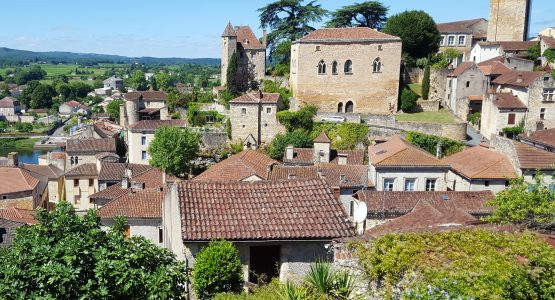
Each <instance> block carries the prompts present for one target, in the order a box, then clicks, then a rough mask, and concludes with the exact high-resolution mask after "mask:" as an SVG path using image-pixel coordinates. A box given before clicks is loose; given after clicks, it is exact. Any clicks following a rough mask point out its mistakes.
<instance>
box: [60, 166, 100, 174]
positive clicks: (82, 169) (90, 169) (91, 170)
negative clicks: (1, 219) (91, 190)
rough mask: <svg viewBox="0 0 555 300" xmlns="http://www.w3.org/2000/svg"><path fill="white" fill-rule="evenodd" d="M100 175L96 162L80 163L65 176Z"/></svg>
mask: <svg viewBox="0 0 555 300" xmlns="http://www.w3.org/2000/svg"><path fill="white" fill-rule="evenodd" d="M96 176H98V171H97V169H96V164H94V163H90V164H82V165H78V166H77V167H74V168H72V169H70V170H69V171H67V172H66V173H65V177H96Z"/></svg>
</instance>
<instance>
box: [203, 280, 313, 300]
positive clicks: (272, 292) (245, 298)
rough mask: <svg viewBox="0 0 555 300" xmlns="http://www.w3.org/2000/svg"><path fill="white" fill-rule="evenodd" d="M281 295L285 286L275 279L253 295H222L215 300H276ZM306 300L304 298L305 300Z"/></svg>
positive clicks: (259, 288)
mask: <svg viewBox="0 0 555 300" xmlns="http://www.w3.org/2000/svg"><path fill="white" fill-rule="evenodd" d="M281 293H283V286H282V285H281V283H280V282H279V279H273V280H272V282H270V283H269V284H268V285H266V286H261V287H257V288H254V289H253V291H252V294H246V293H241V294H234V293H221V294H217V295H215V296H214V300H276V298H277V297H279V295H280V294H281ZM277 299H279V298H277ZM285 299H287V298H285ZM304 299H306V298H303V300H304Z"/></svg>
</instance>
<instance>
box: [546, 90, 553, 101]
mask: <svg viewBox="0 0 555 300" xmlns="http://www.w3.org/2000/svg"><path fill="white" fill-rule="evenodd" d="M553 95H555V89H543V101H553V100H554V99H555V97H554V96H553Z"/></svg>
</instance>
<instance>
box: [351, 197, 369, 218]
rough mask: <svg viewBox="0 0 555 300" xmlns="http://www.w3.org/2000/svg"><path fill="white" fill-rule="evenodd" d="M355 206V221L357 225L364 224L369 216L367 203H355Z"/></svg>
mask: <svg viewBox="0 0 555 300" xmlns="http://www.w3.org/2000/svg"><path fill="white" fill-rule="evenodd" d="M354 204H355V207H354V213H353V220H354V221H355V223H362V222H364V221H365V220H366V217H367V216H368V207H367V206H366V202H363V201H354Z"/></svg>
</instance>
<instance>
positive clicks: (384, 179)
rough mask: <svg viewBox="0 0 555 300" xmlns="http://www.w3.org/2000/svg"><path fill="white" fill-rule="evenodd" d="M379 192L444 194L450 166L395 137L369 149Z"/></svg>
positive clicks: (372, 169) (371, 174) (371, 168)
mask: <svg viewBox="0 0 555 300" xmlns="http://www.w3.org/2000/svg"><path fill="white" fill-rule="evenodd" d="M368 157H369V161H370V180H372V182H374V183H375V185H376V191H387V192H390V191H445V190H447V182H446V176H447V172H448V170H449V164H448V163H445V162H442V161H441V160H439V159H438V158H436V157H435V156H433V155H431V154H430V153H428V152H426V151H424V150H422V149H420V148H418V147H416V146H414V145H412V144H411V143H409V142H407V141H405V140H404V139H403V138H402V137H400V136H398V135H396V136H393V137H391V139H390V140H389V141H387V142H385V143H381V144H377V145H372V146H370V147H368Z"/></svg>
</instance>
